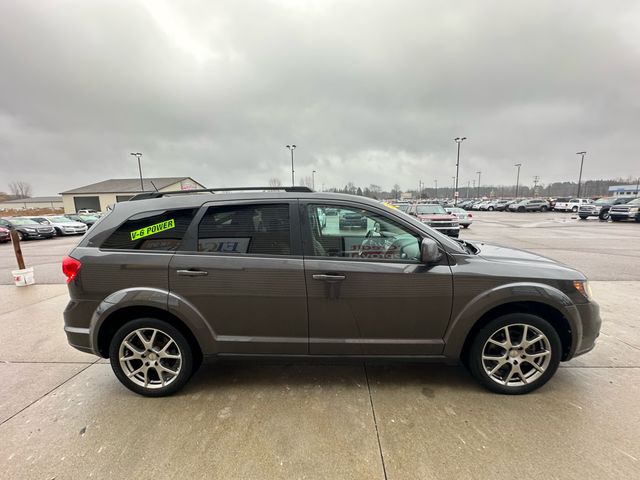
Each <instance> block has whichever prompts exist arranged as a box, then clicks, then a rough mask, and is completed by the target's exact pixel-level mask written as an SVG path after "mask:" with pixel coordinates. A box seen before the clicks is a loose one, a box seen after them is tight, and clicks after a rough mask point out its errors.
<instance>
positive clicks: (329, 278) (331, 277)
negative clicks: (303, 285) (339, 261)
mask: <svg viewBox="0 0 640 480" xmlns="http://www.w3.org/2000/svg"><path fill="white" fill-rule="evenodd" d="M345 278H347V277H346V276H345V275H339V274H328V273H320V274H315V275H313V279H314V280H322V281H325V282H329V283H335V282H341V281H342V280H344V279H345Z"/></svg>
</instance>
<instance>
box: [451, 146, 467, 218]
mask: <svg viewBox="0 0 640 480" xmlns="http://www.w3.org/2000/svg"><path fill="white" fill-rule="evenodd" d="M466 139H467V137H456V138H454V139H453V141H454V142H456V143H457V144H458V156H457V157H456V176H455V179H456V185H455V187H454V192H453V197H454V200H453V204H454V205H455V206H458V174H459V173H460V144H461V143H462V142H464V141H465V140H466Z"/></svg>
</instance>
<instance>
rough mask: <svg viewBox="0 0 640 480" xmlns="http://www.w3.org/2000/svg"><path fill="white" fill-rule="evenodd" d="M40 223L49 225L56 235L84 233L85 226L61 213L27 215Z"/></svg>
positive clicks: (85, 231) (85, 230)
mask: <svg viewBox="0 0 640 480" xmlns="http://www.w3.org/2000/svg"><path fill="white" fill-rule="evenodd" d="M28 218H30V219H31V220H33V221H34V222H38V223H40V224H42V225H50V226H52V227H53V228H55V230H56V235H84V234H85V233H87V226H86V225H85V224H84V223H81V222H76V221H74V220H71V219H69V218H67V217H64V216H62V215H46V216H42V217H28Z"/></svg>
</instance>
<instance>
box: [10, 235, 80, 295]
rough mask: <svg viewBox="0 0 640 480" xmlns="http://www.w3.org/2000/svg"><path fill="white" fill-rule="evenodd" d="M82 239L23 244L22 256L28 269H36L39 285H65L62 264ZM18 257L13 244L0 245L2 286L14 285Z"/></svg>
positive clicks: (55, 239)
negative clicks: (13, 275)
mask: <svg viewBox="0 0 640 480" xmlns="http://www.w3.org/2000/svg"><path fill="white" fill-rule="evenodd" d="M81 238H82V237H81V236H77V235H73V236H68V237H53V238H51V239H47V240H29V241H26V242H21V243H20V246H21V248H22V254H23V256H24V261H25V264H26V266H27V267H34V273H35V277H36V282H37V283H39V284H50V283H64V281H65V279H64V275H63V274H62V269H61V266H60V265H61V262H62V259H63V257H64V256H65V255H66V254H67V253H69V251H70V250H71V249H72V248H73V247H74V246H75V245H76V244H77V243H78V242H79V241H80V239H81ZM17 268H18V265H17V264H16V257H15V254H14V253H13V246H12V245H11V243H10V242H9V243H0V285H10V284H13V277H12V276H11V270H16V269H17Z"/></svg>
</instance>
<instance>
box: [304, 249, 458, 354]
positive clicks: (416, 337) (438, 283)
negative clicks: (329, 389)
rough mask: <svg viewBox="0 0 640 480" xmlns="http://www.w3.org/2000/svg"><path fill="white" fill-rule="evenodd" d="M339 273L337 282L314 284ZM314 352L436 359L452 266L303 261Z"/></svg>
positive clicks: (446, 315) (448, 305)
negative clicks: (429, 356)
mask: <svg viewBox="0 0 640 480" xmlns="http://www.w3.org/2000/svg"><path fill="white" fill-rule="evenodd" d="M326 273H331V274H339V275H344V277H345V279H344V280H342V281H336V282H327V281H323V280H315V279H314V278H313V276H314V275H318V274H326ZM305 275H306V278H307V295H308V303H309V337H310V338H309V351H310V353H311V354H356V355H358V354H359V355H379V354H380V355H411V354H413V355H437V354H439V353H441V352H442V350H443V341H442V337H443V335H444V332H445V329H446V327H447V324H448V322H449V315H450V312H451V295H452V277H451V270H450V268H449V266H448V265H436V266H434V267H431V268H427V267H425V266H424V265H416V264H402V263H383V262H368V261H334V260H321V259H309V258H307V259H305Z"/></svg>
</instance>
